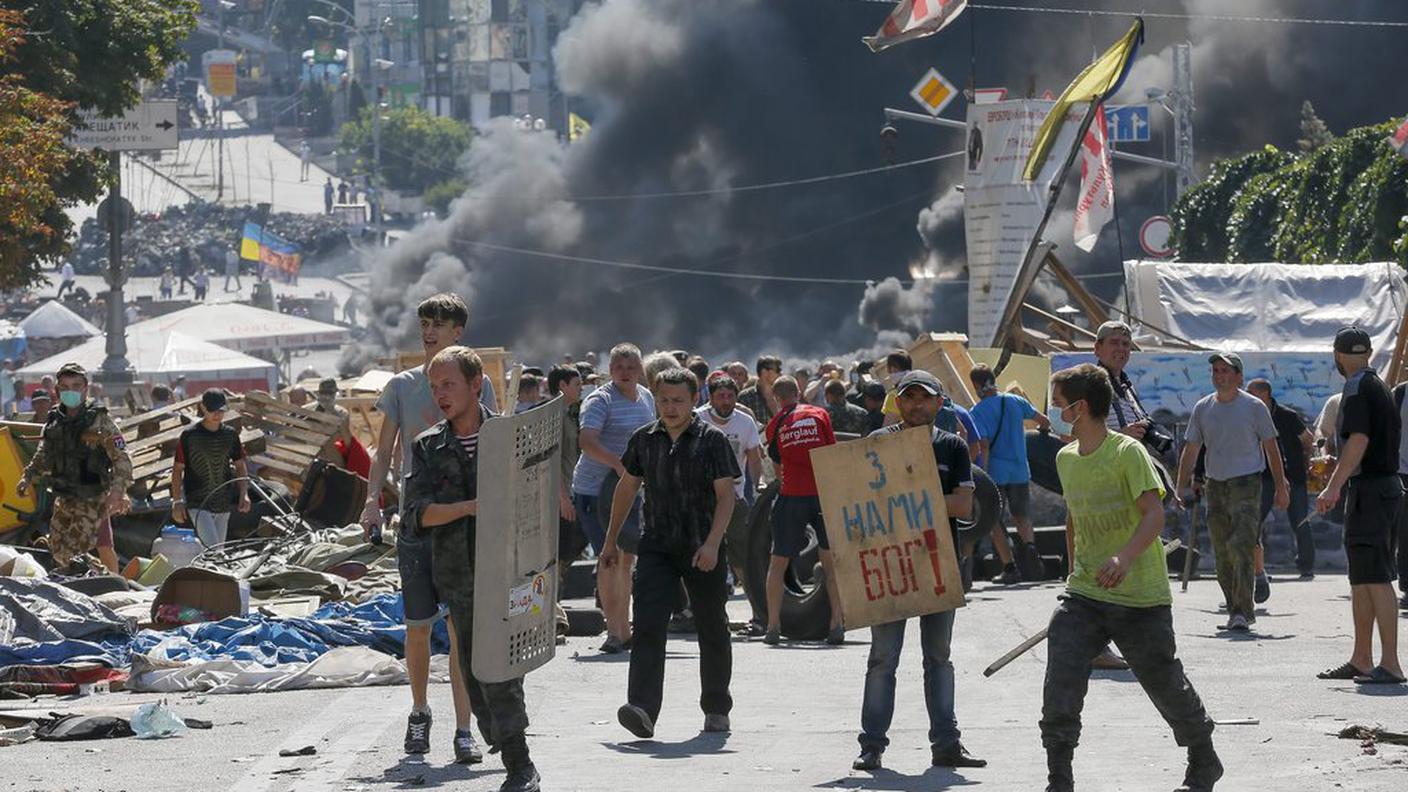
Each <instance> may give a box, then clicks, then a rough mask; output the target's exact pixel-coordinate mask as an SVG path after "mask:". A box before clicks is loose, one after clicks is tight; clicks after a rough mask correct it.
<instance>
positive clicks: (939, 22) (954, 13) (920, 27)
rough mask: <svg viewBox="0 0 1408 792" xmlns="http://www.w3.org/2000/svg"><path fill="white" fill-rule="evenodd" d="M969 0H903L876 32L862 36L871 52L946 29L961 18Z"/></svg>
mask: <svg viewBox="0 0 1408 792" xmlns="http://www.w3.org/2000/svg"><path fill="white" fill-rule="evenodd" d="M967 7H968V0H900V2H899V4H898V5H896V6H895V10H894V11H891V12H890V16H889V18H888V19H886V20H885V24H883V25H881V26H880V30H878V31H877V32H876V33H875V35H874V36H867V37H865V38H864V39H862V40H863V41H864V42H865V45H866V46H867V47H870V51H871V52H879V51H880V50H882V49H885V48H886V47H893V46H894V45H896V44H903V43H904V42H906V41H911V40H913V39H917V38H923V37H925V36H931V35H933V34H935V33H938V32H939V31H940V30H943V29H944V27H945V26H946V25H948V23H950V22H952V21H953V20H955V19H957V18H958V15H959V14H961V13H963V9H965V8H967Z"/></svg>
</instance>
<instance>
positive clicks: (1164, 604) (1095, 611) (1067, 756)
mask: <svg viewBox="0 0 1408 792" xmlns="http://www.w3.org/2000/svg"><path fill="white" fill-rule="evenodd" d="M1113 397H1114V391H1113V389H1112V388H1111V386H1110V378H1109V375H1108V374H1106V373H1105V371H1104V370H1102V369H1100V368H1098V367H1096V366H1092V365H1090V364H1088V363H1086V364H1082V365H1079V366H1076V367H1075V368H1069V369H1065V370H1063V371H1058V372H1056V374H1055V375H1053V376H1052V378H1051V406H1050V408H1048V411H1047V416H1048V418H1049V419H1050V420H1051V424H1052V430H1053V431H1055V432H1056V433H1057V434H1060V435H1064V436H1072V437H1074V438H1075V442H1073V443H1070V444H1068V445H1066V446H1065V447H1064V448H1062V449H1061V450H1060V451H1059V452H1057V454H1056V471H1057V473H1058V475H1060V477H1061V488H1062V490H1063V491H1064V497H1065V499H1066V506H1067V517H1066V557H1067V558H1068V559H1069V560H1070V574H1069V575H1068V576H1067V578H1066V592H1065V593H1064V594H1062V595H1061V598H1060V604H1059V605H1057V606H1056V612H1055V613H1053V614H1052V615H1051V624H1050V626H1049V627H1048V632H1047V642H1048V643H1047V647H1048V653H1047V663H1046V681H1045V685H1044V687H1043V692H1042V707H1041V724H1040V725H1041V743H1042V746H1043V747H1045V749H1046V765H1047V787H1046V792H1072V791H1073V790H1074V789H1075V779H1074V775H1073V773H1072V768H1071V761H1072V757H1073V755H1074V753H1075V747H1076V743H1077V742H1078V741H1079V739H1080V731H1081V719H1080V713H1081V709H1082V708H1083V706H1084V704H1085V694H1086V690H1087V688H1088V687H1089V677H1090V669H1091V661H1092V660H1094V658H1095V656H1096V655H1097V654H1099V652H1100V651H1101V649H1102V648H1103V647H1104V646H1105V645H1106V644H1107V643H1108V642H1109V641H1110V640H1112V639H1113V640H1114V642H1115V643H1116V644H1117V645H1118V646H1119V648H1120V651H1121V652H1123V653H1124V656H1125V657H1126V658H1128V660H1129V664H1130V666H1131V667H1132V668H1133V669H1134V673H1135V676H1136V677H1137V678H1138V680H1139V684H1140V686H1141V687H1143V688H1144V692H1145V694H1146V695H1148V696H1149V699H1150V700H1151V701H1152V702H1153V703H1154V706H1155V707H1156V708H1157V709H1158V711H1159V713H1160V714H1161V715H1163V717H1164V720H1165V721H1167V722H1168V725H1169V727H1170V728H1171V729H1172V730H1173V736H1174V740H1175V741H1176V742H1177V743H1178V745H1180V746H1182V747H1184V748H1187V749H1188V769H1187V772H1186V774H1185V775H1184V777H1183V785H1182V786H1180V787H1178V790H1177V792H1211V790H1212V788H1213V785H1214V784H1215V783H1217V780H1218V779H1219V778H1221V777H1222V763H1221V761H1219V759H1218V756H1217V752H1216V751H1215V750H1213V744H1212V731H1213V722H1212V719H1211V718H1209V717H1208V714H1207V711H1206V709H1204V707H1203V703H1202V700H1201V699H1199V698H1198V694H1197V692H1196V691H1194V690H1193V685H1192V683H1190V682H1189V681H1188V677H1187V676H1186V675H1185V674H1184V672H1183V664H1182V662H1180V661H1179V660H1178V657H1177V656H1176V655H1175V651H1176V648H1175V641H1174V632H1173V612H1172V608H1171V606H1172V603H1173V597H1172V595H1171V594H1170V591H1169V585H1168V567H1167V565H1166V562H1165V561H1164V554H1163V552H1162V548H1161V547H1160V545H1159V541H1158V539H1159V534H1160V532H1162V530H1163V525H1164V510H1163V503H1162V499H1163V495H1164V493H1163V485H1162V484H1161V483H1160V482H1159V477H1158V476H1157V475H1156V474H1155V472H1154V466H1153V464H1152V463H1151V462H1150V459H1149V454H1148V452H1147V451H1145V449H1144V448H1143V446H1142V445H1141V444H1140V442H1139V441H1137V440H1135V439H1134V438H1132V437H1129V436H1127V435H1125V434H1122V433H1119V432H1112V431H1110V429H1109V427H1108V426H1107V425H1106V418H1107V416H1108V413H1109V410H1110V402H1111V400H1112V399H1113ZM1135 786H1140V785H1138V784H1136V785H1135ZM1140 788H1147V785H1144V786H1141V787H1140Z"/></svg>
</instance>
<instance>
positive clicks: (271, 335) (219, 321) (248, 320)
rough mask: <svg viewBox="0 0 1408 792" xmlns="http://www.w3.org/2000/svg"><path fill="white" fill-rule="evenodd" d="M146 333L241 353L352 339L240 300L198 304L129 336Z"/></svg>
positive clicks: (332, 327)
mask: <svg viewBox="0 0 1408 792" xmlns="http://www.w3.org/2000/svg"><path fill="white" fill-rule="evenodd" d="M147 333H155V334H157V335H162V336H164V335H166V334H167V333H183V334H185V335H188V336H191V337H192V338H198V339H200V340H202V341H209V342H211V343H213V344H219V345H220V346H223V347H227V348H229V349H234V350H238V351H240V352H257V351H269V350H276V349H279V350H286V349H306V348H310V347H337V346H341V345H343V344H345V343H347V341H348V340H349V335H348V332H347V328H345V327H339V326H338V325H333V324H326V323H323V322H315V321H313V320H312V319H305V318H303V317H301V316H294V315H292V314H286V313H279V312H277V311H266V310H264V309H263V308H255V307H254V306H252V305H242V304H240V303H215V304H212V305H195V306H192V307H190V308H183V309H182V310H179V311H175V312H173V313H169V314H166V315H165V316H158V317H156V318H153V319H147V320H145V321H141V322H137V323H136V324H134V325H132V326H131V327H129V328H128V336H129V337H131V336H132V335H137V334H147Z"/></svg>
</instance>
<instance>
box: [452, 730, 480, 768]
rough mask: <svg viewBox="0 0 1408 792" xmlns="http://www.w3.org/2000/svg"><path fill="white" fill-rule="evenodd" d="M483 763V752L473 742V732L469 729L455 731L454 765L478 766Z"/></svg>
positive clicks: (477, 744)
mask: <svg viewBox="0 0 1408 792" xmlns="http://www.w3.org/2000/svg"><path fill="white" fill-rule="evenodd" d="M482 761H484V752H483V751H481V750H479V743H477V742H475V741H474V732H472V731H470V730H469V729H455V764H466V765H472V764H479V763H480V762H482Z"/></svg>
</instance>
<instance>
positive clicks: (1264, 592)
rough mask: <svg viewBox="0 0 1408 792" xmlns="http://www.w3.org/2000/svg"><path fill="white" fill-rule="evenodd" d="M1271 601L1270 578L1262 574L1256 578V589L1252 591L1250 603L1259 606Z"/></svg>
mask: <svg viewBox="0 0 1408 792" xmlns="http://www.w3.org/2000/svg"><path fill="white" fill-rule="evenodd" d="M1269 599H1271V576H1270V575H1267V574H1266V573H1265V572H1262V573H1261V574H1260V575H1257V576H1256V588H1255V589H1253V591H1252V602H1255V603H1256V604H1258V605H1260V604H1261V603H1263V602H1266V601H1267V600H1269Z"/></svg>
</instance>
